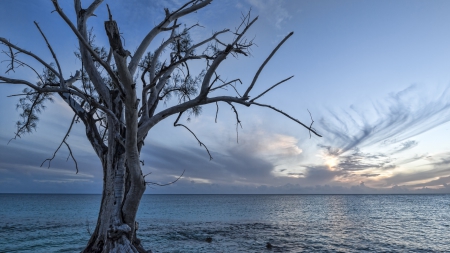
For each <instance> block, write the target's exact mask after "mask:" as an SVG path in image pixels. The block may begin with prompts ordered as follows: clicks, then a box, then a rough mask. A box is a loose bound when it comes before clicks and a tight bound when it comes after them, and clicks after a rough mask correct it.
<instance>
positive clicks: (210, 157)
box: [173, 112, 212, 160]
mask: <svg viewBox="0 0 450 253" xmlns="http://www.w3.org/2000/svg"><path fill="white" fill-rule="evenodd" d="M182 114H183V112H180V113H179V114H178V117H177V119H176V120H175V122H174V123H173V126H174V127H177V126H182V127H184V128H186V129H187V130H188V131H189V132H191V134H192V135H193V136H194V137H195V139H196V140H197V141H198V144H200V146H203V147H204V148H205V149H206V152H208V155H209V160H212V156H211V153H210V152H209V149H208V148H207V147H206V145H205V144H204V143H203V142H201V141H200V140H199V139H198V138H197V136H196V135H195V134H194V132H192V131H191V129H189V128H188V127H187V126H185V125H183V124H180V123H178V120H180V117H181V115H182Z"/></svg>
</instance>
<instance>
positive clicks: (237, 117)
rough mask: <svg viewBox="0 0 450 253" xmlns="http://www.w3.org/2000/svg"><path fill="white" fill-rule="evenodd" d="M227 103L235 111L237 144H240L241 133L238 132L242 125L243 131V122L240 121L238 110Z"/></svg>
mask: <svg viewBox="0 0 450 253" xmlns="http://www.w3.org/2000/svg"><path fill="white" fill-rule="evenodd" d="M227 103H228V104H229V105H230V106H231V108H232V109H233V111H234V114H236V142H237V143H239V131H238V129H239V128H238V126H239V125H240V126H241V129H242V124H241V121H240V120H239V114H238V112H237V110H236V108H235V107H234V105H233V104H232V103H231V102H227Z"/></svg>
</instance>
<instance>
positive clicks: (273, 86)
mask: <svg viewBox="0 0 450 253" xmlns="http://www.w3.org/2000/svg"><path fill="white" fill-rule="evenodd" d="M292 77H294V76H290V77H288V78H286V79H284V80H281V81H279V82H278V83H276V84H274V85H272V87H270V88H269V89H267V90H266V91H264V92H263V93H261V94H259V95H258V96H256V97H255V98H254V99H252V100H250V101H249V102H250V103H252V102H253V101H255V100H256V99H258V98H260V97H262V96H263V95H264V94H266V93H267V92H269V91H270V90H271V89H273V88H275V87H277V86H278V85H280V84H282V83H284V82H286V81H287V80H289V79H291V78H292Z"/></svg>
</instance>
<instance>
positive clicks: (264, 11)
mask: <svg viewBox="0 0 450 253" xmlns="http://www.w3.org/2000/svg"><path fill="white" fill-rule="evenodd" d="M247 2H248V3H249V4H250V5H251V6H252V7H254V8H256V10H257V11H258V12H259V13H260V15H261V16H263V17H265V18H267V19H268V20H269V21H270V22H271V23H272V24H275V27H277V28H278V29H280V28H281V27H282V25H283V24H284V23H285V22H286V21H287V20H290V19H291V18H292V15H291V14H289V11H288V10H287V9H286V8H285V7H284V1H279V0H268V1H258V0H247Z"/></svg>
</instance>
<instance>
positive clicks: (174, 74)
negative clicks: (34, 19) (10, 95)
mask: <svg viewBox="0 0 450 253" xmlns="http://www.w3.org/2000/svg"><path fill="white" fill-rule="evenodd" d="M211 1H212V0H191V1H188V2H187V3H186V4H185V5H183V6H181V7H180V8H179V9H177V10H175V11H169V10H168V9H165V14H166V15H165V18H164V19H163V20H162V21H161V23H159V24H158V25H157V26H155V27H154V28H152V29H151V30H150V31H149V32H148V33H147V35H146V36H145V37H144V39H143V40H142V42H141V43H140V45H139V46H138V48H137V50H136V51H135V52H134V54H133V55H131V53H130V52H129V51H128V50H125V49H124V47H123V45H122V40H121V33H120V32H119V27H118V25H117V23H116V22H115V21H114V20H113V18H112V14H111V13H110V12H109V8H108V12H109V20H107V21H106V22H105V27H104V29H105V31H106V35H107V36H108V39H109V45H107V46H106V47H103V48H101V47H96V46H95V45H94V41H93V38H92V37H91V36H90V35H91V34H90V32H88V29H87V27H86V21H87V20H88V18H89V17H91V16H93V15H94V11H95V10H96V9H97V7H98V6H99V5H100V4H101V3H102V0H94V1H93V2H92V3H91V4H90V5H89V6H88V7H87V8H86V9H84V8H82V6H81V1H80V0H75V1H74V2H75V13H76V24H73V23H72V21H71V20H70V19H69V18H68V17H67V16H66V15H65V13H64V12H63V10H62V9H61V8H60V6H59V4H58V1H57V0H52V2H53V5H54V7H55V11H56V12H57V13H58V14H59V15H60V16H61V18H62V19H63V20H64V21H65V22H66V23H67V25H68V26H69V28H70V29H72V31H73V32H74V34H75V35H76V37H77V39H78V43H79V53H78V54H77V57H78V58H79V59H80V60H81V70H76V71H75V73H76V74H75V75H74V76H71V77H70V78H68V79H64V75H63V71H62V69H61V66H60V65H59V62H58V59H57V57H56V55H55V53H54V51H53V49H52V47H51V46H50V43H49V41H48V40H47V38H46V37H45V35H44V33H43V32H42V30H41V29H40V27H39V25H38V24H37V23H35V24H36V26H37V28H38V29H39V31H40V32H41V34H42V36H43V38H44V40H45V42H46V44H47V46H48V48H49V50H50V52H51V54H52V57H53V60H54V62H55V64H56V67H57V68H55V67H54V66H55V65H53V64H51V63H47V62H46V61H44V60H42V58H40V57H39V56H37V55H35V54H33V53H31V52H29V51H27V50H25V49H22V48H20V47H18V46H16V45H14V44H13V43H11V42H9V41H8V40H7V39H5V38H2V37H0V43H1V45H4V46H6V47H7V49H8V50H6V51H4V52H5V54H6V55H7V56H8V57H9V58H10V61H9V65H8V69H7V71H6V73H8V72H10V71H11V70H14V69H15V68H17V67H18V66H25V67H28V68H30V69H31V70H32V71H34V73H36V74H37V75H38V78H39V80H40V81H39V82H37V84H33V83H31V82H29V81H26V80H22V79H19V78H8V77H6V76H0V81H1V82H0V83H9V84H21V85H26V86H27V88H26V89H25V90H24V94H20V95H24V96H26V97H25V98H26V99H24V100H20V104H19V106H18V107H19V108H21V109H22V110H23V113H22V114H21V116H22V118H23V122H19V123H18V124H17V132H16V137H20V135H21V134H23V133H27V132H31V130H32V129H33V128H35V126H36V121H37V119H38V117H37V116H36V115H37V113H39V112H40V110H41V109H43V103H44V102H45V101H46V100H50V99H51V98H52V95H53V94H58V95H59V96H60V97H61V98H62V99H63V100H64V101H65V102H66V103H67V105H69V106H70V108H71V109H72V110H73V112H74V114H75V116H74V118H73V120H72V124H73V122H74V121H76V119H79V120H80V121H81V122H82V123H83V124H84V126H85V129H86V137H87V139H88V140H89V142H90V143H91V145H92V147H93V149H94V151H95V153H96V154H97V156H98V157H99V159H100V161H101V163H102V168H103V192H102V201H101V205H100V211H99V216H98V220H97V225H96V227H95V230H94V232H93V234H92V236H91V238H90V240H89V242H88V244H87V246H86V248H85V249H84V251H83V252H103V253H107V252H146V251H145V250H144V248H143V247H142V245H141V242H140V240H139V239H138V237H137V231H138V225H137V224H138V223H137V222H136V214H137V211H138V208H139V203H140V201H141V198H142V196H143V194H144V192H145V189H146V185H147V184H155V183H151V182H146V181H145V180H144V176H143V175H142V170H141V163H140V152H141V149H142V147H143V145H144V140H145V138H146V136H147V134H148V132H149V131H150V130H151V129H152V128H153V126H155V125H156V124H158V123H159V122H161V121H162V120H164V119H166V118H168V117H169V116H177V117H176V120H175V122H174V126H182V127H184V128H186V129H187V130H189V131H190V132H191V133H192V134H193V135H194V137H195V138H196V140H197V141H198V142H199V144H200V145H201V146H203V147H204V148H205V149H206V151H207V152H208V154H209V156H210V158H212V157H211V155H210V153H209V150H208V149H207V148H206V146H205V145H204V143H202V142H201V141H200V140H199V139H198V138H197V136H196V135H195V134H194V133H193V132H192V131H191V130H190V129H189V128H188V127H187V126H185V125H183V124H181V123H179V121H180V119H181V117H182V115H183V114H184V113H186V114H190V115H192V114H193V115H195V116H197V115H198V114H199V113H200V112H201V106H204V105H209V104H215V106H216V107H217V110H218V108H219V105H218V103H219V102H222V103H224V104H226V105H227V106H230V107H231V109H232V110H233V112H234V113H235V115H236V124H237V125H238V124H240V123H241V121H240V119H239V114H238V111H237V110H236V108H235V106H234V105H235V104H241V105H245V106H247V107H248V106H252V105H255V106H261V107H266V108H269V109H272V110H274V111H276V112H278V113H280V114H282V115H283V116H285V117H287V118H289V119H291V120H293V121H295V122H297V123H298V124H300V125H302V126H303V127H305V128H306V129H308V130H309V131H310V132H311V133H314V134H316V135H317V136H320V135H319V134H317V133H316V132H315V131H314V129H313V128H312V122H311V124H310V125H309V126H308V125H305V124H303V123H302V122H301V121H299V120H297V119H295V118H293V117H292V116H290V115H289V114H287V113H285V112H283V111H281V110H279V109H277V108H275V107H273V106H272V105H268V104H261V103H258V102H256V100H257V99H259V98H261V97H262V96H264V94H266V93H267V92H269V91H270V90H272V89H273V88H275V87H276V86H278V85H280V84H281V83H284V82H285V81H287V80H289V79H291V78H292V76H291V77H288V78H286V79H284V80H282V81H280V82H278V83H276V84H274V85H272V86H270V87H269V88H267V89H266V90H265V91H264V92H262V93H260V94H259V95H256V96H254V97H253V98H252V99H250V92H251V91H252V89H253V87H254V85H255V84H256V82H257V80H258V77H259V74H260V73H261V71H262V70H263V69H264V67H265V66H266V64H267V63H268V62H269V61H270V59H271V58H272V56H273V55H274V54H275V53H276V52H277V50H278V49H279V48H280V47H281V45H282V44H283V43H284V42H285V41H286V40H287V39H288V38H289V37H290V36H292V34H293V33H289V34H288V35H287V36H286V37H285V38H284V39H283V40H282V41H281V42H280V43H279V44H278V46H277V47H275V49H274V50H273V51H272V52H271V53H270V54H269V56H268V57H267V58H266V60H265V61H264V62H263V63H262V64H261V66H260V67H259V69H258V70H257V72H256V74H255V75H254V77H253V80H252V81H251V82H250V83H249V84H248V85H247V86H244V87H238V86H237V85H236V84H237V83H241V84H242V83H243V82H242V81H241V80H240V79H234V80H232V81H229V82H225V81H223V79H222V78H221V77H220V75H219V74H218V73H217V69H218V67H219V66H220V64H221V63H222V62H223V61H224V60H226V58H227V57H228V56H230V55H233V56H237V55H244V56H247V55H248V49H249V48H250V47H251V46H252V45H253V42H252V40H247V39H246V38H245V37H244V35H245V33H246V32H247V30H248V29H249V28H250V27H251V26H252V24H253V23H254V22H255V21H256V20H257V18H254V19H251V18H250V13H248V14H247V15H244V16H243V17H242V21H241V24H240V25H239V26H238V27H237V28H236V29H235V31H233V32H232V36H234V37H233V39H232V40H231V41H230V42H228V43H225V42H223V41H221V40H220V39H219V38H218V37H219V36H220V35H221V34H224V33H228V32H230V30H229V29H224V30H222V31H219V32H216V33H214V34H213V35H212V36H210V37H208V38H206V39H204V40H203V41H200V42H198V43H196V44H194V43H193V41H191V39H190V37H189V30H190V29H192V28H194V27H196V26H198V25H193V26H191V27H188V28H184V29H180V25H181V24H180V23H179V22H178V20H179V19H181V18H182V17H183V16H186V15H188V14H190V13H192V12H196V11H197V10H199V9H201V8H203V7H205V6H207V5H208V4H209V3H211ZM158 34H166V35H167V36H166V37H167V38H166V40H164V41H163V42H162V43H161V44H160V45H159V46H158V47H157V49H156V50H155V51H153V52H148V47H149V45H150V44H151V43H152V41H153V39H154V38H155V37H156V36H157V35H158ZM105 48H108V49H107V50H105ZM196 50H197V51H202V53H201V54H197V53H196ZM107 51H109V53H107ZM164 51H170V52H169V53H166V54H165V55H164V54H163V52H164ZM20 54H23V55H26V56H28V57H31V58H33V59H34V60H36V61H37V62H38V63H40V64H41V65H42V66H44V73H43V74H42V75H41V74H38V72H36V70H35V68H33V67H32V66H31V65H28V64H26V63H25V62H24V61H22V60H19V59H18V58H17V57H18V55H20ZM162 58H164V59H162ZM193 61H197V62H198V61H203V62H204V63H206V64H205V70H203V71H201V73H199V74H198V75H194V74H193V73H190V68H189V64H190V63H191V62H193ZM137 69H140V71H141V73H140V74H136V72H137ZM11 72H14V71H11ZM72 73H73V72H72ZM139 77H140V80H139ZM80 80H81V82H79V81H80ZM137 85H141V89H139V93H140V94H138V92H137V89H136V86H137ZM226 88H229V90H230V91H233V94H230V95H226V96H225V95H223V96H214V94H215V93H214V92H215V91H217V90H219V89H226ZM242 89H243V90H242ZM239 90H241V91H240V92H239ZM241 94H242V95H241ZM171 97H176V102H175V105H173V106H169V107H168V108H160V107H159V105H160V101H168V100H169V99H170V98H171ZM27 101H28V102H27ZM217 112H218V111H217ZM216 117H217V113H216ZM72 124H71V126H72ZM70 129H71V127H70V128H69V130H68V132H67V134H66V137H67V136H68V134H69V132H70ZM66 137H64V139H63V141H62V142H61V145H62V144H63V143H64V144H66V145H67V147H68V148H69V151H70V154H72V151H71V149H70V146H69V145H68V144H67V142H66ZM61 145H60V146H61ZM58 149H59V147H58ZM58 149H57V150H58ZM72 157H73V156H72ZM51 159H53V158H51ZM51 159H49V160H51ZM74 161H75V159H74ZM77 170H78V168H77Z"/></svg>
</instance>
